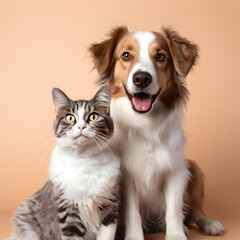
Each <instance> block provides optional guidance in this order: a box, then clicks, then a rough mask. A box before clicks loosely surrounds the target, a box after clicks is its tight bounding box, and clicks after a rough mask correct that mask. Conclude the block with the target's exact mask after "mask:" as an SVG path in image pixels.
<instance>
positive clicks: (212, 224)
mask: <svg viewBox="0 0 240 240" xmlns="http://www.w3.org/2000/svg"><path fill="white" fill-rule="evenodd" d="M202 230H203V231H204V232H205V233H206V234H208V235H213V236H219V235H223V233H224V227H223V225H222V224H221V223H220V222H218V221H214V220H208V221H207V222H206V223H205V224H204V226H202Z"/></svg>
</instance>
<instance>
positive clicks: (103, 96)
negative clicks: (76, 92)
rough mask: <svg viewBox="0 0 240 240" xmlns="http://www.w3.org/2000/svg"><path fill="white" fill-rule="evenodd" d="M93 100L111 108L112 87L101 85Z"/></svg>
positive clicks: (99, 104)
mask: <svg viewBox="0 0 240 240" xmlns="http://www.w3.org/2000/svg"><path fill="white" fill-rule="evenodd" d="M93 100H94V102H95V103H96V104H97V105H98V106H102V107H106V108H109V107H110V102H111V89H110V87H109V85H104V86H103V87H101V88H100V89H99V90H98V92H97V93H96V95H95V96H94V98H93Z"/></svg>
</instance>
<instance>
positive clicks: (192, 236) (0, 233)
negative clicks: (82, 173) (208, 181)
mask: <svg viewBox="0 0 240 240" xmlns="http://www.w3.org/2000/svg"><path fill="white" fill-rule="evenodd" d="M12 216H13V213H0V240H3V239H5V238H6V237H8V236H10V235H11V234H12V227H13V226H12V222H11V217H12ZM221 223H222V224H223V225H224V227H225V230H226V231H225V234H224V235H223V236H217V237H215V236H208V235H205V234H203V233H202V232H201V231H199V230H198V228H197V227H195V228H194V229H191V230H190V231H189V233H188V240H207V239H208V240H211V239H212V240H217V239H219V240H240V218H239V219H238V220H236V219H231V220H230V219H224V218H223V219H221ZM164 236H165V234H164V233H157V234H151V235H147V236H146V237H145V240H164ZM33 240H34V239H33Z"/></svg>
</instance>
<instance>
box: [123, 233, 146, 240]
mask: <svg viewBox="0 0 240 240" xmlns="http://www.w3.org/2000/svg"><path fill="white" fill-rule="evenodd" d="M124 240H144V236H143V235H140V234H135V235H134V236H133V235H130V236H126V237H125V238H124Z"/></svg>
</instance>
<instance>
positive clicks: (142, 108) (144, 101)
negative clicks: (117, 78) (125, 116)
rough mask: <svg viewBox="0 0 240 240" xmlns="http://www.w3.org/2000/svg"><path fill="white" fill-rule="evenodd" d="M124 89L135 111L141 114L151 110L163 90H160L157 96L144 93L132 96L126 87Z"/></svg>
mask: <svg viewBox="0 0 240 240" xmlns="http://www.w3.org/2000/svg"><path fill="white" fill-rule="evenodd" d="M124 89H125V92H126V94H127V95H128V97H129V99H130V101H131V103H132V108H133V110H134V111H136V112H139V113H146V112H148V111H150V110H151V108H152V104H153V103H154V101H155V100H156V98H157V96H158V94H159V92H160V90H161V89H159V91H158V92H157V93H156V94H155V95H149V94H147V93H144V92H139V93H136V94H130V93H129V92H128V91H127V88H126V87H125V86H124Z"/></svg>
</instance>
